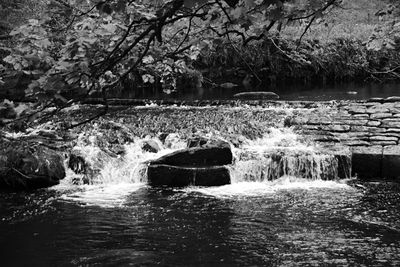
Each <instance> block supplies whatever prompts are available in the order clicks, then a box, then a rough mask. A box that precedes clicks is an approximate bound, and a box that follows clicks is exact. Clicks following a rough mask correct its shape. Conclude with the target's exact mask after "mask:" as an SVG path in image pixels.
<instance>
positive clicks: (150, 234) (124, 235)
mask: <svg viewBox="0 0 400 267" xmlns="http://www.w3.org/2000/svg"><path fill="white" fill-rule="evenodd" d="M141 141H142V140H135V142H133V143H132V144H129V145H127V147H126V150H127V151H128V153H127V154H126V155H125V156H124V157H121V158H112V159H111V158H107V157H103V156H102V155H101V153H99V151H98V148H97V147H95V146H92V145H87V144H86V145H85V146H80V144H79V143H78V145H77V147H76V149H79V150H80V151H81V152H82V153H83V154H84V155H85V156H86V159H87V160H88V161H92V163H93V164H99V166H100V171H99V172H98V173H97V175H96V177H93V179H92V181H91V184H90V185H75V184H74V183H76V181H77V179H78V180H79V178H80V177H79V176H77V175H75V174H73V173H72V171H69V172H68V177H67V178H66V179H65V180H64V181H62V183H61V184H60V185H58V186H56V187H53V188H50V189H45V190H40V191H38V192H35V193H7V194H5V193H3V194H0V248H1V250H0V251H1V252H0V255H1V266H154V265H160V266H321V265H322V266H362V265H364V266H390V265H391V266H399V265H400V223H399V222H400V204H399V201H400V185H399V184H396V183H390V182H377V183H375V182H361V181H359V180H356V179H345V180H339V179H337V176H338V171H337V169H338V162H337V161H336V160H335V159H336V158H335V156H334V155H335V153H332V151H329V152H327V151H324V149H323V148H320V147H318V146H315V145H309V144H305V143H303V142H302V141H301V140H300V139H299V138H298V136H297V135H295V134H294V133H293V132H291V131H290V130H288V129H285V130H279V129H271V131H270V132H269V133H268V134H266V136H265V137H264V138H261V139H258V140H253V141H249V140H247V141H246V142H245V144H244V145H243V147H242V148H240V149H237V148H236V149H234V150H233V151H234V154H235V162H234V164H233V165H232V166H231V167H230V172H231V176H232V184H230V185H225V186H220V187H208V188H205V187H187V188H176V189H173V188H151V187H149V186H148V185H147V183H146V182H147V178H146V164H145V163H143V162H146V161H148V160H150V159H153V158H157V157H159V156H161V155H164V154H167V153H169V152H171V151H174V150H176V149H179V148H182V147H184V146H185V143H184V142H183V141H182V140H179V139H177V140H175V143H174V145H173V146H172V147H170V148H168V149H163V150H161V151H160V152H158V153H156V154H154V153H148V152H142V151H141V149H140V142H141ZM271 155H279V156H274V157H272V156H271ZM276 159H278V160H276ZM277 170H280V171H277ZM327 179H329V180H327ZM74 181H75V182H74Z"/></svg>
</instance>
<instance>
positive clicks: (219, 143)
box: [187, 136, 230, 148]
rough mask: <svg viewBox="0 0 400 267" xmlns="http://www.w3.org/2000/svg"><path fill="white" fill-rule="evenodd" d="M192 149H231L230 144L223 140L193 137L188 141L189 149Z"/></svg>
mask: <svg viewBox="0 0 400 267" xmlns="http://www.w3.org/2000/svg"><path fill="white" fill-rule="evenodd" d="M192 147H203V148H206V147H228V148H229V147H230V144H229V143H228V142H226V141H224V140H221V139H211V138H207V137H203V136H193V137H191V138H189V140H188V141H187V148H192Z"/></svg>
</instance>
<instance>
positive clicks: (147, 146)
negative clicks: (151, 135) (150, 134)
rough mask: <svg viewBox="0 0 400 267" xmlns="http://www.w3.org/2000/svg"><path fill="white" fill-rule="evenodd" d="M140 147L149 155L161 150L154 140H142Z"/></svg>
mask: <svg viewBox="0 0 400 267" xmlns="http://www.w3.org/2000/svg"><path fill="white" fill-rule="evenodd" d="M141 147H142V150H143V151H146V152H150V153H157V152H159V151H160V150H161V147H160V145H159V144H158V143H157V142H156V141H154V140H144V141H143V142H142V145H141Z"/></svg>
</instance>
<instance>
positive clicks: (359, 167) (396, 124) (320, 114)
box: [285, 97, 400, 179]
mask: <svg viewBox="0 0 400 267" xmlns="http://www.w3.org/2000/svg"><path fill="white" fill-rule="evenodd" d="M285 125H286V126H294V128H295V131H296V132H297V133H299V134H302V135H303V136H305V137H307V138H309V139H310V140H312V141H314V142H317V143H321V144H325V145H337V144H341V145H345V146H348V147H350V150H351V152H352V173H353V175H357V176H358V177H360V178H364V179H369V178H385V179H399V178H400V145H399V140H400V97H388V98H386V99H382V98H372V99H369V100H366V101H356V102H355V101H339V102H330V103H327V102H326V103H318V104H315V105H314V107H313V108H311V109H303V110H298V111H295V112H294V114H293V115H292V116H290V117H287V118H286V120H285Z"/></svg>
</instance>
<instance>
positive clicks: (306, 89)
mask: <svg viewBox="0 0 400 267" xmlns="http://www.w3.org/2000/svg"><path fill="white" fill-rule="evenodd" d="M244 91H273V92H275V93H277V94H278V95H279V96H280V99H282V100H307V101H327V100H363V99H369V98H372V97H382V98H386V97H389V96H399V95H400V84H399V83H386V84H379V83H339V84H336V85H326V86H322V85H307V86H306V85H301V84H300V85H299V84H293V85H284V86H276V87H255V88H248V89H247V90H246V89H244V88H242V87H235V88H229V89H227V88H220V87H216V88H202V89H195V88H181V89H179V90H178V91H177V92H175V93H172V94H170V95H168V94H165V93H163V92H162V91H152V90H148V89H143V90H136V91H126V92H122V95H121V96H120V97H122V98H146V99H169V98H173V99H184V100H196V99H211V100H214V99H235V98H234V95H235V94H237V93H240V92H244Z"/></svg>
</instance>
